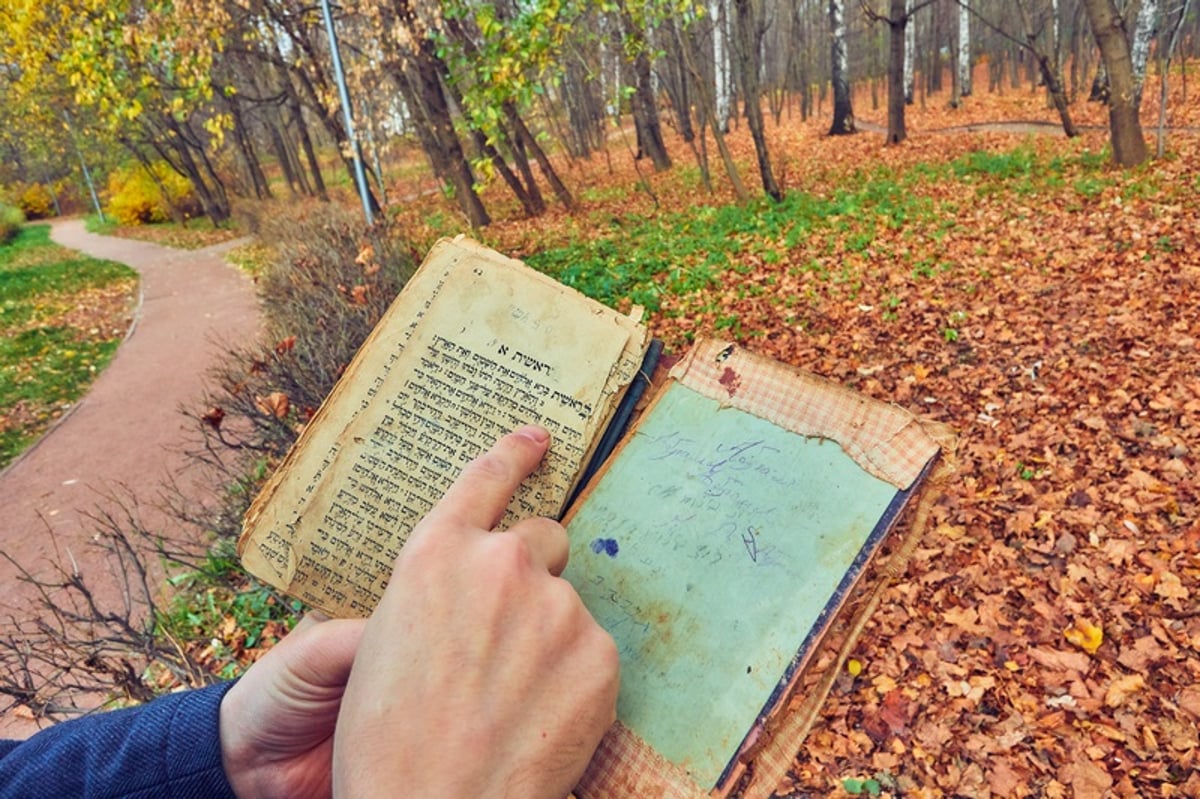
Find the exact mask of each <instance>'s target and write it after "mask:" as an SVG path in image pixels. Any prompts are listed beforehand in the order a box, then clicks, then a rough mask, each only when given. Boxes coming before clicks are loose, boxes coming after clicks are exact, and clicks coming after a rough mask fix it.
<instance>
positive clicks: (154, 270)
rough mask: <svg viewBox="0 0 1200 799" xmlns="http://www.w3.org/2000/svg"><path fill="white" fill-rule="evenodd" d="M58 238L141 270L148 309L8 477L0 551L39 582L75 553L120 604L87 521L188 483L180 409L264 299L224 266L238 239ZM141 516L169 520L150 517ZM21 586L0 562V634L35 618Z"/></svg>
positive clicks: (58, 230)
mask: <svg viewBox="0 0 1200 799" xmlns="http://www.w3.org/2000/svg"><path fill="white" fill-rule="evenodd" d="M52 237H53V239H54V241H56V242H57V243H59V244H61V245H63V246H65V247H70V248H72V249H75V250H79V251H81V252H84V253H86V254H88V255H92V256H95V257H98V258H108V259H111V260H114V261H121V262H123V263H126V264H128V265H129V266H131V267H133V268H134V269H136V270H137V271H138V273H139V274H140V275H141V287H140V288H141V302H140V305H139V307H138V309H137V311H136V316H135V321H134V328H133V330H132V333H131V335H130V336H129V337H128V338H127V339H126V340H125V342H124V343H123V344H122V345H121V347H120V349H118V351H117V354H116V357H114V358H113V360H112V363H111V364H110V365H109V367H108V368H107V369H106V370H105V371H104V372H103V373H102V374H101V375H100V377H99V378H98V379H97V380H96V382H95V383H94V384H93V386H92V388H91V390H90V391H89V392H88V394H87V395H86V396H85V397H84V398H83V399H82V400H80V402H79V403H77V405H76V407H75V408H74V409H73V410H72V412H71V413H69V414H68V415H67V417H66V418H65V419H64V420H62V421H61V422H60V423H58V425H57V426H55V427H54V428H53V429H51V430H50V432H49V433H47V434H46V435H45V436H44V437H43V438H42V439H41V440H40V441H39V442H38V443H37V444H36V445H35V446H34V448H33V449H31V450H29V451H27V452H26V453H25V454H24V455H22V456H21V457H20V458H19V459H18V460H17V461H15V462H14V463H13V464H12V465H10V466H9V467H8V468H7V469H5V470H4V471H3V472H0V508H2V510H0V550H2V551H3V552H5V553H7V554H8V555H10V556H11V557H12V558H13V559H14V560H16V561H17V562H19V563H21V564H22V565H23V566H25V567H26V568H27V569H29V570H30V571H32V572H34V573H41V574H48V573H49V569H50V567H51V564H52V563H53V562H54V561H56V560H59V559H60V558H61V559H64V560H65V559H66V558H67V557H68V555H67V553H68V552H69V553H70V555H69V557H70V558H73V559H74V561H75V562H76V563H78V565H79V568H80V569H81V571H82V573H83V574H84V575H85V576H91V579H90V580H89V582H90V583H92V584H94V585H97V586H98V587H101V588H103V589H104V590H102V591H101V594H102V595H104V596H107V597H110V598H114V599H116V598H119V596H120V594H119V592H118V590H117V586H116V584H115V583H114V582H113V580H112V578H111V577H109V576H108V572H107V570H106V568H105V566H104V562H103V559H102V558H101V557H100V553H99V552H98V551H97V548H96V547H92V546H89V542H90V540H91V538H92V530H93V527H94V524H93V523H92V522H90V520H89V519H87V518H86V516H85V515H84V514H86V513H88V512H95V511H96V509H97V508H102V507H105V506H107V507H113V503H112V500H111V499H108V497H111V496H113V495H114V494H126V495H129V494H131V495H132V496H134V497H136V498H137V499H138V500H139V504H142V505H143V506H145V505H152V504H153V503H154V502H155V499H156V497H157V495H158V493H159V491H160V486H161V485H162V484H163V482H164V480H166V479H168V478H177V479H178V478H182V484H183V485H184V486H187V485H188V481H187V476H186V474H183V471H184V466H185V464H186V461H185V459H184V457H183V456H182V454H181V453H180V449H181V447H182V446H183V445H184V444H185V443H186V442H187V441H188V440H189V438H188V436H189V432H188V427H189V424H190V426H191V429H192V430H193V431H194V429H195V427H194V425H195V424H196V423H195V422H194V421H193V422H190V423H189V420H188V419H187V418H186V417H185V416H184V415H183V414H182V413H181V412H180V408H181V407H184V406H187V407H194V406H195V405H196V404H197V402H198V401H199V399H200V397H201V394H202V386H203V383H204V378H205V374H206V372H207V370H208V369H209V368H210V367H211V366H212V365H214V363H215V362H216V360H217V359H218V357H219V356H220V354H221V353H222V352H223V349H224V348H223V346H222V342H225V343H228V342H233V341H238V342H245V341H247V340H248V339H250V338H251V337H252V336H253V335H254V334H255V332H256V330H257V328H258V309H257V302H256V300H255V296H254V288H253V284H252V282H251V281H250V279H249V278H247V277H246V276H244V275H243V274H242V273H240V272H238V271H237V269H235V268H234V267H232V266H230V265H228V264H227V263H226V262H225V261H224V260H223V259H222V255H223V254H224V253H225V252H226V251H228V250H229V249H230V248H232V247H233V246H234V243H232V242H231V243H225V244H220V245H216V246H214V247H209V248H207V249H204V250H196V251H185V250H176V249H172V248H169V247H163V246H160V245H157V244H150V243H148V242H142V241H133V240H129V239H119V238H111V237H106V236H97V235H93V234H91V233H88V232H87V231H86V230H85V229H84V224H83V221H82V220H64V221H60V222H56V223H55V224H54V226H53V230H52ZM191 435H192V439H191V440H195V438H194V436H195V434H194V432H193V433H191ZM143 518H144V520H145V521H149V522H151V523H154V522H159V523H161V522H163V521H165V519H164V518H163V517H162V516H158V517H157V518H156V514H155V513H154V511H153V510H150V512H149V513H148V514H147V515H146V516H144V517H143ZM56 553H57V554H56ZM59 562H62V561H59ZM16 578H17V570H16V569H15V568H14V567H13V566H12V565H11V564H10V563H8V562H7V561H5V560H2V559H0V630H3V629H4V628H6V627H7V626H9V625H11V623H12V621H11V619H12V618H13V617H16V618H31V617H32V615H33V613H35V612H36V611H35V609H34V606H33V603H32V602H31V599H32V592H31V591H30V590H29V587H28V586H27V585H25V584H23V583H21V582H19V581H18V580H17V579H16ZM0 722H2V720H0ZM0 726H3V725H2V723H0Z"/></svg>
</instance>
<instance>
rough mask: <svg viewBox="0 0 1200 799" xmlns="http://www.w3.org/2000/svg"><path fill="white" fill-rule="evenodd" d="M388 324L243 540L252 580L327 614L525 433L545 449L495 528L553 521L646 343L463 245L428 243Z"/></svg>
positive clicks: (387, 568) (537, 277)
mask: <svg viewBox="0 0 1200 799" xmlns="http://www.w3.org/2000/svg"><path fill="white" fill-rule="evenodd" d="M410 319H415V320H416V321H408V320H410ZM385 324H386V325H388V326H389V327H390V328H391V329H390V330H387V331H383V332H377V334H373V336H372V338H371V340H369V342H368V344H367V345H364V347H363V350H362V351H360V354H359V355H358V356H357V357H356V359H355V362H354V364H353V365H352V367H351V368H350V369H348V370H347V374H346V376H344V377H343V379H342V381H340V382H339V384H338V388H337V389H335V391H334V393H333V394H332V395H331V398H330V400H329V401H327V403H326V404H325V405H323V406H322V409H321V411H320V412H319V413H318V417H317V418H315V419H314V421H313V422H312V423H310V430H309V431H306V433H305V436H304V437H303V438H302V440H301V441H300V442H298V444H297V453H295V454H294V456H292V455H290V456H289V458H288V461H286V462H285V463H284V465H283V466H282V467H281V471H283V472H284V473H283V474H282V475H281V476H280V477H279V478H278V479H277V480H275V481H274V485H273V486H271V487H270V488H271V490H270V491H269V492H264V496H262V497H260V499H259V500H257V501H256V502H255V504H254V506H253V507H252V508H251V511H250V512H249V513H248V514H247V519H246V526H245V531H244V532H243V536H242V541H241V542H239V544H240V550H241V553H242V558H243V562H244V563H245V565H246V568H247V569H248V570H249V571H251V573H253V574H255V575H256V576H258V577H260V578H261V579H264V580H266V581H268V582H270V583H272V584H274V585H276V586H278V587H280V588H281V589H283V590H285V591H287V592H288V593H290V594H292V595H293V596H296V597H298V598H300V599H302V600H303V601H305V602H308V603H309V604H311V605H313V606H315V607H317V608H320V609H322V610H324V611H326V612H328V613H330V614H331V615H336V616H363V615H366V614H368V613H369V612H370V610H371V609H372V608H373V607H374V605H375V603H376V602H377V601H378V599H379V597H380V595H381V594H382V591H383V589H384V588H385V587H386V585H387V578H388V576H389V575H390V574H391V567H392V562H393V561H394V560H395V558H396V556H397V555H398V553H399V550H400V547H401V546H402V545H403V543H404V541H405V540H406V539H407V536H408V533H409V532H410V531H411V529H412V527H413V526H414V525H415V524H416V523H417V521H419V520H420V519H421V518H422V517H423V516H424V515H425V513H426V512H427V511H428V510H429V509H430V508H431V507H432V506H433V504H434V503H435V502H436V501H437V499H438V498H440V497H441V495H442V493H444V491H445V489H446V488H447V487H448V486H449V485H450V483H451V482H452V481H453V480H454V478H455V477H456V476H457V475H458V473H459V471H461V469H462V467H463V466H464V465H465V464H466V463H467V462H469V461H470V460H471V458H473V457H475V455H477V454H479V453H480V452H481V451H483V450H484V449H486V448H487V447H488V446H490V445H491V444H492V442H494V441H495V440H496V439H497V438H499V437H500V436H502V435H503V434H504V433H506V432H508V431H509V430H512V429H513V428H515V427H518V426H520V425H522V424H527V423H537V424H541V425H543V426H544V427H546V428H547V429H548V430H550V432H551V434H552V436H553V445H552V447H551V450H550V453H549V454H548V455H547V457H546V460H545V462H544V463H543V465H542V467H541V468H540V469H539V470H538V472H537V473H536V474H535V475H534V476H533V477H532V478H531V479H530V480H528V481H526V483H525V484H524V485H523V486H522V488H521V490H520V491H519V493H518V494H517V496H516V497H515V498H514V500H513V503H512V505H510V507H509V509H508V512H507V514H506V516H505V519H504V521H503V522H502V526H503V525H507V524H509V523H511V522H512V521H514V520H515V519H517V518H522V517H525V516H530V515H548V516H557V515H558V514H559V513H560V512H561V510H562V506H563V504H564V502H565V499H566V497H567V496H568V493H569V491H570V490H571V488H572V487H573V484H574V482H575V480H576V478H577V476H578V474H579V473H580V471H581V470H582V467H583V465H584V464H585V463H586V458H587V456H588V455H589V453H590V452H591V450H592V448H593V446H594V444H595V442H596V440H597V438H598V436H599V434H600V433H601V432H602V431H603V428H604V425H605V423H606V422H607V419H608V418H609V416H610V415H611V413H612V409H613V407H614V406H615V404H616V402H617V401H618V400H619V398H620V396H621V394H622V392H623V391H624V388H625V387H626V386H627V385H628V383H629V382H630V381H631V380H632V379H633V377H634V375H635V374H636V371H637V368H638V366H639V364H640V361H641V356H642V353H643V351H644V349H645V346H646V333H645V329H644V328H643V327H642V326H641V325H640V324H638V323H637V321H636V320H634V319H632V318H630V317H628V316H624V315H622V314H619V313H617V312H616V311H613V310H611V309H608V308H605V307H604V306H602V305H600V304H599V303H596V302H594V301H592V300H589V299H588V298H586V297H584V296H583V295H581V294H579V293H578V292H575V291H574V290H572V289H569V288H566V287H564V286H562V285H560V284H558V283H556V282H555V281H553V280H551V279H549V278H547V277H545V276H544V275H541V274H539V273H537V272H535V271H533V270H531V269H529V268H527V267H525V266H524V265H522V264H520V263H519V262H517V261H513V260H511V259H508V258H504V257H503V256H500V255H499V254H497V253H494V252H492V251H491V250H488V249H486V248H484V247H482V246H480V245H478V244H475V243H474V242H470V241H467V240H464V239H458V240H455V241H453V242H441V243H439V245H438V246H437V247H436V248H435V249H434V251H433V252H431V254H430V256H429V258H427V259H426V263H425V264H424V265H423V266H422V268H421V270H420V272H419V273H418V275H417V276H416V277H415V278H414V282H413V283H411V284H410V286H409V287H406V289H405V291H404V292H403V294H402V295H401V297H400V298H399V299H398V300H397V302H396V304H395V305H394V306H393V309H392V310H389V312H388V314H387V316H386V317H385V319H384V321H383V322H381V327H382V326H384V325H385Z"/></svg>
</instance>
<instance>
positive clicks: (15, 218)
mask: <svg viewBox="0 0 1200 799" xmlns="http://www.w3.org/2000/svg"><path fill="white" fill-rule="evenodd" d="M23 224H25V214H24V213H23V212H22V211H21V209H20V208H16V207H14V206H11V205H0V245H3V244H8V243H9V242H10V241H12V240H13V239H15V238H16V237H17V233H19V232H20V230H21V225H23Z"/></svg>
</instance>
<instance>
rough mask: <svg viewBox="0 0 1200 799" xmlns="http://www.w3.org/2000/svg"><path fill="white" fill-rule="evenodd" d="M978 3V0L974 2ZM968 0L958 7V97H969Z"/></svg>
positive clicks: (969, 24)
mask: <svg viewBox="0 0 1200 799" xmlns="http://www.w3.org/2000/svg"><path fill="white" fill-rule="evenodd" d="M976 2H978V0H976ZM967 4H968V0H962V4H961V5H960V6H959V7H958V96H959V97H970V96H971V12H970V10H969V9H968V7H967Z"/></svg>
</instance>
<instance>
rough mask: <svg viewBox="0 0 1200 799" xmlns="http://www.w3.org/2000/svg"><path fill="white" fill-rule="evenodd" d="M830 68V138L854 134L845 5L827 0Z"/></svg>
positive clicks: (839, 0) (841, 1) (836, 0)
mask: <svg viewBox="0 0 1200 799" xmlns="http://www.w3.org/2000/svg"><path fill="white" fill-rule="evenodd" d="M829 43H830V47H829V49H830V68H831V70H832V72H831V75H832V81H833V125H832V127H830V128H829V135H830V136H837V135H840V134H843V133H854V132H856V131H855V128H854V109H853V108H852V107H851V105H850V75H849V73H850V65H849V58H848V57H847V54H846V3H845V0H829Z"/></svg>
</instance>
